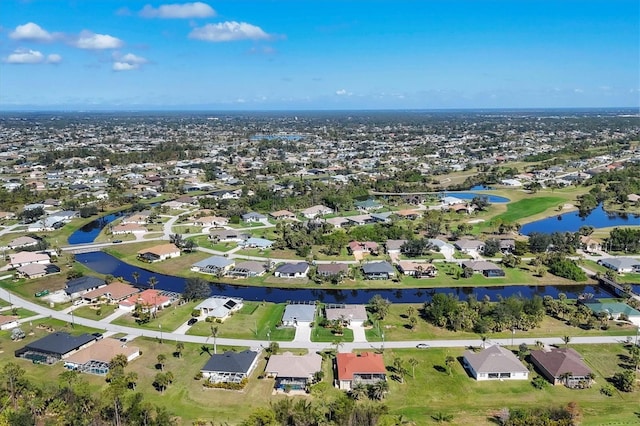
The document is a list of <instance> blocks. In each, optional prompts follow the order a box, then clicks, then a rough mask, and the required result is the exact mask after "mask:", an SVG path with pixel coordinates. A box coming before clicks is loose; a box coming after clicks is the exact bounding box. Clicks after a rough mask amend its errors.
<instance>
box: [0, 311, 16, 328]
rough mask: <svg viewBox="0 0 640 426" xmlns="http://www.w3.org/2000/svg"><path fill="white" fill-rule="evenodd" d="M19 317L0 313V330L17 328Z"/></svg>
mask: <svg viewBox="0 0 640 426" xmlns="http://www.w3.org/2000/svg"><path fill="white" fill-rule="evenodd" d="M18 319H19V317H14V316H13V315H2V314H0V330H11V329H12V328H16V327H17V326H18V325H19V323H18Z"/></svg>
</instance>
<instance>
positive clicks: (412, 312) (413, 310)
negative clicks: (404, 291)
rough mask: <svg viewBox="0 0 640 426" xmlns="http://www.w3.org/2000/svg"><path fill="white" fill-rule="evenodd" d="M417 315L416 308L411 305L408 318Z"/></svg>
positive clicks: (408, 309)
mask: <svg viewBox="0 0 640 426" xmlns="http://www.w3.org/2000/svg"><path fill="white" fill-rule="evenodd" d="M415 313H416V308H414V307H413V305H409V307H408V308H407V316H409V317H412V316H414V315H415Z"/></svg>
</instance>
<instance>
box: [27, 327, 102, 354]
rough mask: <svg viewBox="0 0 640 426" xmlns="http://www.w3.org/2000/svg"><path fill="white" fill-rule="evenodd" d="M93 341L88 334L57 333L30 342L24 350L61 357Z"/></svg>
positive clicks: (92, 337)
mask: <svg viewBox="0 0 640 426" xmlns="http://www.w3.org/2000/svg"><path fill="white" fill-rule="evenodd" d="M93 340H96V337H95V336H92V335H90V334H81V335H79V336H72V335H71V334H69V333H65V332H62V331H59V332H56V333H53V334H49V335H48V336H44V337H43V338H42V339H38V340H36V341H35V342H31V343H29V344H28V345H26V346H25V348H27V349H29V350H32V351H38V352H44V353H51V354H57V355H60V356H62V355H64V354H66V353H69V352H71V351H73V350H75V349H78V348H79V347H80V346H83V345H86V344H87V343H89V342H91V341H93Z"/></svg>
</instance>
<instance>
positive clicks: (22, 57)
mask: <svg viewBox="0 0 640 426" xmlns="http://www.w3.org/2000/svg"><path fill="white" fill-rule="evenodd" d="M4 61H5V62H7V63H9V64H39V63H40V62H43V61H44V55H43V54H42V52H38V51H37V50H16V51H14V52H13V53H12V54H10V55H9V56H7V57H6V58H5V60H4Z"/></svg>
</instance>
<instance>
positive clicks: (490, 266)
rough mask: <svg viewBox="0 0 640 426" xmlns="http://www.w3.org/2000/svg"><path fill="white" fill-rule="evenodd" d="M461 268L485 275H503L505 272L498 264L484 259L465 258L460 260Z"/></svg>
mask: <svg viewBox="0 0 640 426" xmlns="http://www.w3.org/2000/svg"><path fill="white" fill-rule="evenodd" d="M462 267H463V268H470V269H473V272H475V273H480V274H482V275H484V276H485V277H488V278H490V277H504V276H505V275H506V274H505V272H504V271H503V270H502V268H500V267H499V266H498V265H496V264H495V263H493V262H487V261H486V260H473V261H469V260H465V261H464V262H462Z"/></svg>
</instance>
